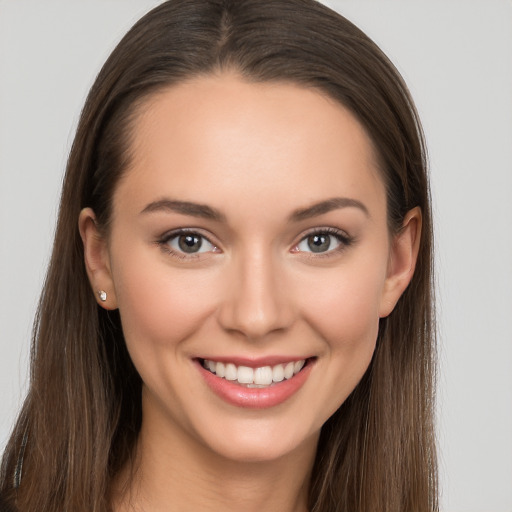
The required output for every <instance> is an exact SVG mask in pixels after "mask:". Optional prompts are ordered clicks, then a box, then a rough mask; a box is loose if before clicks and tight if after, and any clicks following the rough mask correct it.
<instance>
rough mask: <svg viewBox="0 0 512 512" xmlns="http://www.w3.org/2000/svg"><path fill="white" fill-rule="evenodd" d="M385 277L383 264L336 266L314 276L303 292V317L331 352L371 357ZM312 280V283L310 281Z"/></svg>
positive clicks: (347, 355)
mask: <svg viewBox="0 0 512 512" xmlns="http://www.w3.org/2000/svg"><path fill="white" fill-rule="evenodd" d="M384 280H385V267H384V265H378V264H375V265H366V266H364V269H363V268H361V269H354V268H352V267H349V266H347V268H346V269H338V270H337V271H336V273H335V275H325V276H324V277H323V278H322V279H321V280H319V279H318V276H317V279H316V283H315V284H316V286H309V287H308V288H309V293H307V294H305V293H303V294H302V296H303V297H304V299H303V301H302V308H301V309H302V310H303V311H304V317H305V318H306V319H307V321H308V322H309V323H310V324H311V325H312V326H313V328H314V329H315V331H317V332H318V333H320V334H321V336H322V337H323V338H324V340H325V341H326V342H327V345H328V347H329V350H330V351H331V352H338V351H341V352H343V354H344V356H346V357H347V358H349V357H351V356H354V357H357V355H358V354H361V357H363V358H368V355H370V357H371V353H373V349H374V347H375V341H376V339H377V334H378V328H379V306H380V301H381V295H382V290H383V285H384ZM312 284H313V283H311V285H312Z"/></svg>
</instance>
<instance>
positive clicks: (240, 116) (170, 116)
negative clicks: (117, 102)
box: [114, 74, 385, 216]
mask: <svg viewBox="0 0 512 512" xmlns="http://www.w3.org/2000/svg"><path fill="white" fill-rule="evenodd" d="M133 129H134V133H133V139H132V140H133V147H132V152H131V153H132V162H131V165H130V168H129V169H128V171H127V172H126V173H125V176H124V177H123V179H122V180H121V183H120V185H119V186H118V189H117V190H116V193H115V197H114V206H115V208H114V209H116V207H117V208H118V209H119V208H127V207H134V206H137V207H140V209H142V208H143V207H144V205H145V204H147V203H149V202H151V201H154V200H155V199H158V198H159V197H162V196H167V195H169V196H172V197H173V198H178V199H180V200H190V201H196V202H202V203H207V204H211V205H212V206H215V207H218V208H222V209H223V210H226V211H227V213H228V214H229V213H232V214H233V215H235V216H236V215H238V213H240V212H241V211H243V210H247V209H250V208H256V209H259V210H260V211H265V209H266V208H270V207H272V210H273V214H274V215H275V214H278V213H280V210H282V214H283V215H285V214H286V213H287V212H289V211H290V210H292V209H295V208H297V206H304V205H307V204H308V203H312V202H315V201H319V200H324V199H326V198H328V197H332V196H336V195H341V196H346V197H353V198H355V199H358V200H364V201H365V202H369V203H375V207H379V208H381V207H382V205H383V204H382V203H383V200H384V199H383V198H384V196H385V194H384V186H383V184H382V181H381V178H380V173H379V171H378V169H377V165H376V159H375V157H374V151H373V149H372V144H371V141H370V139H369V138H368V136H367V135H366V132H365V131H364V129H363V127H362V126H361V124H360V123H359V122H358V121H357V119H356V118H355V117H354V116H353V115H352V114H351V113H350V112H349V111H348V110H347V109H346V108H344V107H343V106H342V105H341V104H339V103H338V102H336V101H334V100H332V99H331V98H329V97H327V96H325V95H324V94H322V93H320V92H319V91H317V90H316V89H308V88H305V87H301V86H298V85H295V84H290V83H251V82H247V81H244V80H243V79H241V78H240V77H238V76H235V75H229V74H226V75H219V76H206V77H200V78H195V79H193V80H190V81H187V82H184V83H181V84H179V85H176V86H172V87H169V88H167V89H165V90H164V91H161V92H159V93H157V94H155V95H153V96H152V97H151V98H150V99H149V100H148V101H147V102H146V103H145V104H144V105H143V106H142V107H141V108H140V111H139V113H138V115H137V117H136V121H135V124H134V128H133ZM371 207H372V204H370V208H371ZM278 210H279V212H278ZM139 211H140V210H139Z"/></svg>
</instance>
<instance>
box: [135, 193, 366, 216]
mask: <svg viewBox="0 0 512 512" xmlns="http://www.w3.org/2000/svg"><path fill="white" fill-rule="evenodd" d="M340 208H358V209H360V210H361V211H362V212H363V213H364V214H365V215H366V216H367V217H369V216H370V214H369V212H368V209H367V208H366V206H365V205H364V204H363V203H362V202H361V201H358V200H357V199H351V198H349V197H333V198H331V199H327V200H325V201H320V202H319V203H315V204H313V205H311V206H308V207H306V208H299V209H297V210H295V211H294V212H292V214H291V215H290V217H289V221H291V222H300V221H302V220H306V219H310V218H312V217H316V216H318V215H323V214H325V213H329V212H330V211H332V210H338V209H340ZM161 211H164V212H165V211H169V212H175V213H181V214H183V215H190V216H192V217H200V218H203V219H209V220H215V221H217V222H226V216H225V215H224V214H222V213H221V212H220V211H219V210H216V209H215V208H212V207H211V206H208V205H206V204H200V203H193V202H190V201H178V200H175V199H160V200H158V201H153V202H152V203H149V204H148V205H147V206H146V207H145V208H144V209H143V210H142V211H141V212H140V213H141V214H145V213H153V212H161Z"/></svg>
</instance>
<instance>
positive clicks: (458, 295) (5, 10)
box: [0, 0, 512, 512]
mask: <svg viewBox="0 0 512 512" xmlns="http://www.w3.org/2000/svg"><path fill="white" fill-rule="evenodd" d="M157 3H159V2H158V1H156V0H153V1H151V0H137V1H129V0H115V1H113V0H87V1H85V0H82V1H79V0H44V2H43V1H40V0H33V1H27V0H8V1H6V0H4V1H1V0H0V448H1V447H2V446H3V445H4V443H5V441H6V439H7V436H8V433H9V429H10V426H11V424H12V422H13V419H14V417H15V414H16V411H17V409H18V407H19V405H20V402H21V400H22V397H23V394H24V392H25V390H26V386H27V373H28V372H27V365H28V347H29V338H30V329H31V323H32V318H33V315H34V311H35V307H36V303H37V298H38V295H39V290H40V288H41V286H42V283H43V277H44V272H45V266H46V263H47V261H48V256H49V252H50V247H51V240H52V233H53V229H54V223H55V216H56V205H57V201H58V196H59V188H60V183H61V178H62V172H63V169H64V166H65V161H66V155H67V153H68V151H69V148H70V144H71V141H72V137H73V133H74V129H75V126H76V122H77V118H78V114H79V111H80V108H81V106H82V104H83V101H84V98H85V95H86V92H87V90H88V88H89V87H90V85H91V84H92V81H93V79H94V76H95V74H96V73H97V71H98V70H99V67H100V66H101V64H102V63H103V61H104V59H105V58H106V57H107V55H108V53H109V52H110V50H111V49H112V47H113V45H114V44H115V43H116V42H117V41H118V40H119V38H120V37H121V36H122V35H123V34H124V32H125V31H126V30H127V29H128V28H129V27H130V26H131V24H132V23H133V22H134V21H135V20H136V19H137V18H138V17H139V16H140V15H142V14H143V13H144V12H145V11H146V10H148V9H149V8H150V7H151V6H154V5H156V4H157ZM326 3H327V4H328V5H330V6H331V7H334V8H336V9H337V10H339V11H340V12H341V13H343V14H344V15H345V16H347V17H348V18H349V19H351V20H352V21H354V22H355V23H356V24H357V25H359V26H360V27H361V28H362V29H363V30H365V31H366V32H367V33H368V34H369V35H370V36H371V37H372V38H373V39H375V41H376V42H377V43H378V44H380V45H381V47H382V48H383V50H384V51H385V52H387V53H388V55H389V56H390V57H391V59H392V60H393V61H394V62H395V64H396V65H397V67H398V68H399V70H400V72H401V73H402V74H403V76H404V77H405V79H406V81H407V83H408V84H409V86H410V88H411V91H412V93H413V96H414V98H415V100H416V102H417V106H418V109H419V111H420V115H421V116H422V120H423V123H424V127H425V131H426V135H427V140H428V143H429V148H430V160H431V169H432V189H433V195H434V210H435V220H436V236H437V268H438V313H439V331H440V379H439V397H438V398H439V407H438V409H439V422H438V423H439V424H438V432H439V443H440V462H441V484H442V501H441V503H442V510H443V511H448V512H477V511H478V512H511V511H512V229H511V226H512V200H511V197H512V2H511V1H509V0H480V1H471V0H464V1H454V0H443V1H441V0H437V1H436V0H429V1H427V0H422V1H419V0H393V1H391V0H373V1H371V0H338V1H327V2H326Z"/></svg>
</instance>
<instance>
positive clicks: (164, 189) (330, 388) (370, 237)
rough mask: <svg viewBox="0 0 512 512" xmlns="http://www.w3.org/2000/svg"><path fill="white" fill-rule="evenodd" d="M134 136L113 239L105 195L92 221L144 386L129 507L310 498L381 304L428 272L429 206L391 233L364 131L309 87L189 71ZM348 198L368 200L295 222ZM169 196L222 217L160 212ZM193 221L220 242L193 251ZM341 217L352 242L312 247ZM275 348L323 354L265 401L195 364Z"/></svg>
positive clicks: (247, 505) (148, 108)
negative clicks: (421, 258) (248, 399)
mask: <svg viewBox="0 0 512 512" xmlns="http://www.w3.org/2000/svg"><path fill="white" fill-rule="evenodd" d="M133 144H134V146H133V150H134V158H133V161H132V162H131V165H130V168H129V169H128V170H127V172H126V173H125V175H124V176H123V178H122V179H121V181H120V183H119V184H118V186H117V188H116V190H115V193H114V198H113V218H112V225H111V229H110V232H109V235H108V237H102V236H101V235H100V232H99V231H98V229H97V226H96V224H95V216H94V212H93V211H92V210H90V209H85V210H83V211H82V213H81V215H80V220H79V227H80V232H81V235H82V239H83V241H84V247H85V261H86V267H87V270H88V275H89V278H90V282H91V286H92V289H93V290H94V292H95V294H97V290H105V291H106V292H107V294H108V297H107V300H106V302H101V301H99V303H100V305H101V306H102V307H105V308H107V309H114V308H119V311H120V314H121V319H122V325H123V331H124V334H125V338H126V343H127V347H128V350H129V352H130V355H131V357H132V359H133V362H134V364H135V366H136V368H137V370H138V371H139V373H140V375H141V377H142V380H143V383H144V384H143V397H142V400H143V424H142V430H141V433H140V438H139V443H138V447H137V453H136V458H137V468H138V470H137V471H136V472H135V475H134V476H133V478H132V479H131V480H129V479H128V475H127V473H126V474H122V475H120V476H119V478H118V490H119V489H121V488H123V489H124V491H123V492H121V491H120V490H119V492H118V493H117V494H116V493H114V498H113V499H114V508H115V509H117V510H132V508H130V507H133V509H135V510H152V511H164V510H165V511H178V510H179V511H186V510H191V511H192V510H203V511H209V510H218V509H219V507H222V509H223V510H224V511H229V510H245V511H251V510H255V511H256V510H258V511H261V510H266V511H280V512H283V511H305V510H307V509H306V500H307V487H308V481H309V478H310V473H311V468H312V464H313V461H314V456H315V451H316V444H317V441H318V436H319V432H320V428H321V426H322V425H323V423H324V422H325V421H326V420H327V419H328V418H329V417H330V416H331V415H332V414H333V413H334V411H335V410H336V409H337V408H338V407H339V406H340V405H341V404H342V403H343V402H344V400H345V399H346V398H347V396H348V395H349V394H350V393H351V391H352V390H353V389H354V387H355V386H356V385H357V383H358V382H359V380H360V379H361V377H362V376H363V374H364V372H365V371H366V369H367V367H368V365H369V363H370V360H371V357H372V355H373V352H374V349H375V342H376V337H377V332H378V325H379V319H380V318H381V317H384V316H387V315H388V314H389V313H390V312H391V311H392V309H393V307H394V305H395V304H396V301H397V300H398V298H399V297H400V295H401V294H402V292H403V291H404V289H405V288H406V287H407V285H408V283H409V281H410V279H411V277H412V274H413V271H414V265H415V262H416V257H417V253H418V244H419V233H420V229H421V214H420V212H419V210H417V209H414V210H412V211H411V212H409V214H408V215H407V217H406V219H405V221H404V226H403V229H402V230H401V231H400V234H397V235H392V234H390V233H389V231H388V227H387V220H386V196H385V188H384V185H383V182H382V180H381V177H380V173H379V170H378V168H377V166H376V163H375V162H376V159H375V157H374V153H373V149H372V144H371V141H370V140H369V138H368V136H367V135H366V133H365V131H364V129H363V128H362V126H361V125H360V123H359V122H358V121H357V120H356V119H355V118H354V117H353V116H352V114H351V113H349V111H348V110H346V109H345V108H344V107H343V106H341V105H340V104H338V103H337V102H334V101H333V100H331V99H329V98H327V97H326V96H324V95H322V94H321V93H319V92H317V91H314V90H308V89H305V88H302V87H299V86H296V85H293V84H287V83H270V84H269V83H263V84H254V83H248V82H246V81H243V80H242V79H241V78H239V77H238V76H236V75H235V74H231V73H224V74H219V75H215V76H206V77H200V78H196V79H194V80H190V81H188V82H186V83H183V84H180V85H177V86H174V87H172V88H169V89H167V90H165V91H164V92H162V93H158V94H157V95H155V96H153V97H152V98H151V99H150V100H149V102H148V103H147V104H146V105H145V106H144V108H143V109H142V111H141V114H140V115H139V117H138V120H137V122H136V123H135V127H134V142H133ZM334 197H341V198H349V199H350V200H353V201H357V202H358V203H359V204H360V205H362V206H353V205H350V204H349V205H348V206H347V205H345V206H343V207H337V208H334V209H332V210H330V211H328V212H323V213H319V214H316V215H312V216H310V217H308V218H299V219H294V220H291V219H290V216H291V215H292V214H293V213H294V212H296V211H297V210H299V209H305V208H308V207H310V206H311V205H313V204H316V203H319V202H322V201H326V200H329V199H332V198H334ZM163 199H172V200H179V201H187V202H193V203H198V204H201V205H208V206H209V207H210V208H213V209H215V210H217V211H218V212H219V213H220V214H221V215H222V219H211V218H203V217H198V216H196V215H191V214H190V213H188V214H187V213H183V212H181V213H178V212H176V211H173V210H169V209H163V208H160V209H159V208H153V211H149V212H148V211H145V212H144V210H145V209H147V207H148V205H150V204H152V203H154V202H157V201H161V200H163ZM141 212H142V213H141ZM180 228H191V229H193V230H194V232H196V233H198V234H200V235H202V236H204V237H206V239H207V240H209V242H210V243H208V242H207V241H206V240H204V241H203V246H202V249H201V251H203V252H200V253H196V254H184V253H179V252H178V251H179V246H178V244H177V241H178V239H177V238H174V239H172V240H171V241H169V240H167V241H163V238H164V235H165V234H166V233H169V232H171V231H173V230H176V229H180ZM326 228H330V229H334V230H338V231H339V232H341V233H342V235H343V239H342V241H338V240H337V239H336V237H334V236H331V237H330V238H329V240H330V243H331V246H330V248H329V249H328V250H326V251H324V252H321V253H315V252H312V250H311V244H308V239H307V237H308V236H309V235H310V234H311V231H312V230H316V232H322V230H323V232H325V229H326ZM347 238H348V239H349V240H350V242H349V243H347ZM169 247H170V249H169ZM170 251H171V252H170ZM172 251H174V252H172ZM274 355H278V356H282V357H286V358H289V359H300V358H306V357H314V359H313V362H314V364H313V365H312V368H311V369H310V374H309V376H308V378H307V380H306V381H305V383H304V384H303V386H302V387H301V388H300V389H299V390H298V391H297V392H296V393H295V394H294V395H293V396H292V397H290V398H289V399H288V400H286V401H285V402H283V403H282V404H280V405H277V406H275V407H269V408H265V409H257V410H254V409H246V408H243V407H237V406H234V405H232V404H229V403H226V402H225V401H224V400H223V399H221V398H220V397H219V396H217V395H216V394H215V393H213V392H212V391H211V389H210V388H209V387H208V386H207V385H206V383H205V381H204V379H203V378H202V377H201V375H200V372H199V371H198V367H197V364H196V362H195V358H197V357H203V358H208V359H216V358H229V357H234V356H238V357H247V358H257V357H266V356H274ZM170 475H172V476H170ZM126 489H128V491H126Z"/></svg>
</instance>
